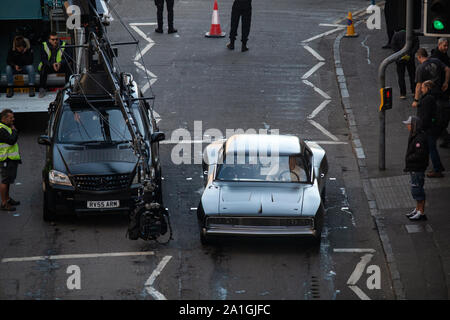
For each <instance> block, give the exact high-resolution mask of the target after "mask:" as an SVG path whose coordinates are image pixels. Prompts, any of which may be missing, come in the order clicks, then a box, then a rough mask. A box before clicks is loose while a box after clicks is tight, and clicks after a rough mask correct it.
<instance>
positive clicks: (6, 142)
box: [0, 109, 21, 211]
mask: <svg viewBox="0 0 450 320" xmlns="http://www.w3.org/2000/svg"><path fill="white" fill-rule="evenodd" d="M18 137H19V134H18V132H17V130H16V127H15V126H14V113H13V112H12V110H10V109H4V110H3V111H2V112H0V172H1V183H0V195H1V198H2V204H1V206H0V209H1V210H3V211H15V210H16V208H15V207H14V206H17V205H19V204H20V202H19V201H16V200H14V199H13V198H11V197H10V196H9V186H10V185H11V184H13V183H14V180H15V179H16V176H17V167H18V165H19V163H21V160H20V154H19V145H18V144H17V139H18Z"/></svg>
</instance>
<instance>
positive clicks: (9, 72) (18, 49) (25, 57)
mask: <svg viewBox="0 0 450 320" xmlns="http://www.w3.org/2000/svg"><path fill="white" fill-rule="evenodd" d="M24 73H27V74H28V85H29V87H30V91H29V96H30V97H34V84H35V82H34V81H35V79H34V78H35V77H34V74H35V73H34V67H33V50H32V49H31V46H30V41H29V40H28V39H27V38H24V37H22V36H16V37H15V38H14V41H13V45H12V48H11V49H10V50H9V52H8V57H7V59H6V81H7V85H8V88H7V90H6V97H8V98H11V97H12V96H13V95H14V74H24Z"/></svg>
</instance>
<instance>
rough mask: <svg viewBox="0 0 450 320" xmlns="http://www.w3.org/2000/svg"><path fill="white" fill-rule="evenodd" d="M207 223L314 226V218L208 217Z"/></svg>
mask: <svg viewBox="0 0 450 320" xmlns="http://www.w3.org/2000/svg"><path fill="white" fill-rule="evenodd" d="M206 223H207V225H208V226H209V227H211V226H214V225H227V226H242V227H312V226H313V224H314V221H313V219H312V218H276V217H208V218H207V222H206Z"/></svg>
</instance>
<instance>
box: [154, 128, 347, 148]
mask: <svg viewBox="0 0 450 320" xmlns="http://www.w3.org/2000/svg"><path fill="white" fill-rule="evenodd" d="M322 128H323V127H322ZM324 130H325V129H324ZM325 131H326V130H325ZM327 132H328V131H327ZM328 133H329V132H328ZM329 134H331V133H329ZM331 136H333V135H332V134H331ZM333 137H334V136H333ZM335 138H336V137H335ZM336 139H337V138H336ZM221 141H225V140H224V139H221ZM212 142H214V141H211V140H210V139H208V140H164V141H161V142H160V143H159V144H196V143H212ZM308 142H314V143H317V144H336V145H337V144H348V142H344V141H312V140H308Z"/></svg>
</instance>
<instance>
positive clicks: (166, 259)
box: [144, 256, 172, 300]
mask: <svg viewBox="0 0 450 320" xmlns="http://www.w3.org/2000/svg"><path fill="white" fill-rule="evenodd" d="M170 259H172V256H165V257H164V258H163V259H162V260H161V262H160V263H159V264H158V266H157V267H156V269H155V270H153V272H152V274H151V275H150V277H149V278H148V279H147V281H146V282H145V284H144V286H145V289H146V290H147V292H148V293H149V294H150V295H151V296H152V297H153V298H155V299H156V300H167V298H166V297H165V296H164V295H163V294H162V293H161V292H159V291H158V290H156V289H155V288H153V283H154V282H155V280H156V278H157V277H158V276H159V275H160V274H161V271H162V270H163V269H164V267H165V266H166V265H167V263H168V262H169V261H170Z"/></svg>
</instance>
